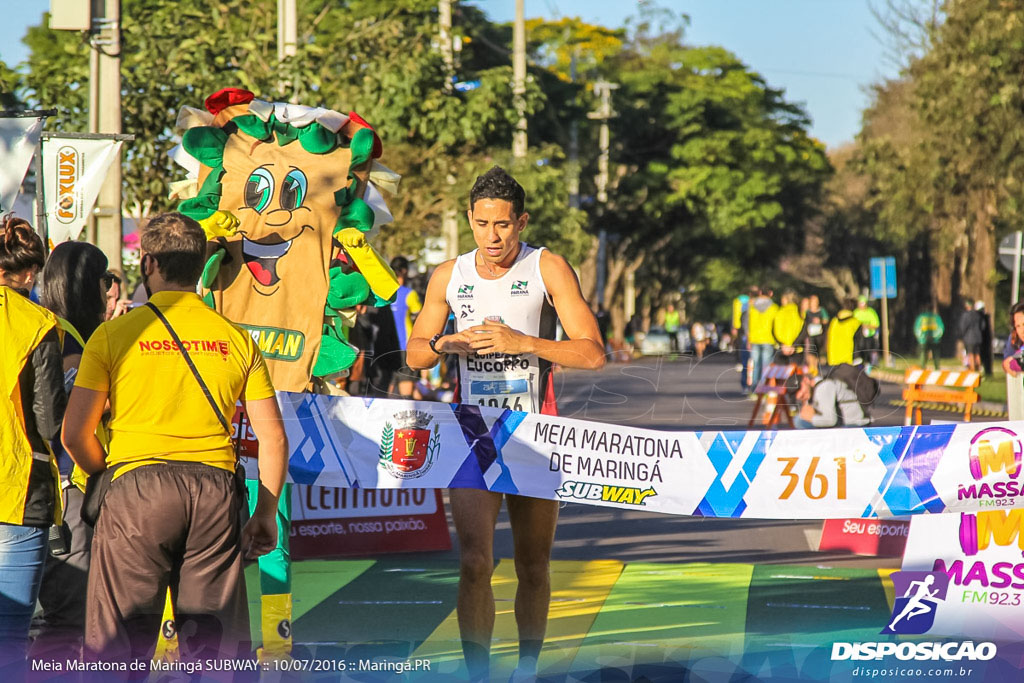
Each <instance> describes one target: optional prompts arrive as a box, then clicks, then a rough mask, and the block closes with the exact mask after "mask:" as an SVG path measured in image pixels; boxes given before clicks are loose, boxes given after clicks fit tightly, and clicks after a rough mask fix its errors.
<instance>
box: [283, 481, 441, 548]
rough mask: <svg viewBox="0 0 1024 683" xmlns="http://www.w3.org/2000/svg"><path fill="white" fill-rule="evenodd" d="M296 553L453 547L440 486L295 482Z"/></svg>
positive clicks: (293, 540)
mask: <svg viewBox="0 0 1024 683" xmlns="http://www.w3.org/2000/svg"><path fill="white" fill-rule="evenodd" d="M289 542H290V545H291V551H292V559H298V560H301V559H305V558H310V557H335V556H339V555H376V554H378V553H399V552H418V551H425V550H449V549H451V547H452V541H451V536H450V535H449V533H448V520H447V519H446V517H445V514H444V499H443V498H442V496H441V492H440V491H438V490H437V489H397V490H392V489H384V490H377V489H339V488H326V487H323V486H304V485H299V486H293V487H292V524H291V539H290V541H289Z"/></svg>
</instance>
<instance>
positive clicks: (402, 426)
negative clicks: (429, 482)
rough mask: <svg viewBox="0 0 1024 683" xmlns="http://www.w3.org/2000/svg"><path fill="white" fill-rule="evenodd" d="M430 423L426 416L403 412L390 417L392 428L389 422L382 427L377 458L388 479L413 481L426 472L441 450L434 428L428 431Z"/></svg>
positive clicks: (428, 415) (429, 416) (437, 432)
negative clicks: (396, 478)
mask: <svg viewBox="0 0 1024 683" xmlns="http://www.w3.org/2000/svg"><path fill="white" fill-rule="evenodd" d="M433 419H434V416H433V415H431V414H430V413H424V412H421V411H419V410H405V411H402V412H400V413H395V414H394V415H392V416H391V421H394V425H392V424H391V421H388V422H385V423H384V429H383V431H382V432H381V437H380V452H379V454H378V457H379V461H380V464H381V465H382V466H383V467H384V469H386V470H387V471H388V472H389V473H391V475H392V476H395V477H398V478H399V479H416V478H418V477H422V476H423V475H424V474H426V473H427V472H428V471H429V470H430V468H431V466H432V465H433V464H434V460H435V459H436V458H437V452H438V451H439V450H441V434H440V429H439V427H438V425H437V424H436V423H435V424H434V429H433V431H432V432H431V430H430V422H431V420H433Z"/></svg>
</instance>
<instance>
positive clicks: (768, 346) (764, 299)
mask: <svg viewBox="0 0 1024 683" xmlns="http://www.w3.org/2000/svg"><path fill="white" fill-rule="evenodd" d="M778 312H779V306H778V304H776V303H775V302H774V301H772V288H771V287H761V288H760V290H759V296H757V297H756V298H753V299H751V300H750V307H749V309H748V311H747V316H748V323H747V324H748V328H747V341H748V342H749V343H750V356H751V358H752V359H753V361H754V373H753V374H752V375H751V377H750V388H751V390H753V389H754V388H755V387H756V386H757V385H758V383H760V381H761V375H763V374H764V371H765V370H767V369H768V366H769V365H771V362H772V358H774V356H775V335H774V334H772V328H773V327H774V326H775V316H776V314H777V313H778Z"/></svg>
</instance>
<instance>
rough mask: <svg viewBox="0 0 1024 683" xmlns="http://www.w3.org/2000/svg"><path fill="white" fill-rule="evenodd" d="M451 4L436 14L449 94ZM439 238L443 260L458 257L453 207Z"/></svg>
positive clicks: (445, 0)
mask: <svg viewBox="0 0 1024 683" xmlns="http://www.w3.org/2000/svg"><path fill="white" fill-rule="evenodd" d="M452 2H453V0H440V2H439V4H438V13H437V15H438V20H437V24H438V26H437V29H438V36H437V42H438V46H439V47H440V49H441V60H442V61H443V62H444V91H445V92H446V93H449V94H451V93H453V92H454V88H453V87H452V85H453V82H454V80H455V78H454V77H455V55H454V53H453V51H452ZM445 182H446V183H447V184H448V186H449V188H451V187H454V185H455V176H454V175H453V174H451V173H448V174H446V175H445ZM451 194H454V192H453V193H451ZM441 236H442V237H443V238H444V255H445V258H446V259H453V258H455V257H456V256H458V255H459V221H458V219H457V218H456V211H455V207H453V206H448V207H446V208H445V210H444V212H443V213H442V214H441Z"/></svg>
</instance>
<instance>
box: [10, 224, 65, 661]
mask: <svg viewBox="0 0 1024 683" xmlns="http://www.w3.org/2000/svg"><path fill="white" fill-rule="evenodd" d="M43 261H44V252H43V243H42V240H40V239H39V236H38V235H36V234H35V232H33V231H32V226H30V225H29V224H28V222H27V221H25V220H24V219H21V218H12V217H10V216H8V217H6V218H5V219H4V220H3V222H2V225H0V340H2V345H3V353H2V354H0V363H2V364H3V367H2V369H0V385H2V386H0V394H2V398H0V598H2V599H0V671H3V672H4V673H5V674H7V673H8V672H13V673H14V674H15V676H14V677H13V678H12V679H11V680H20V678H21V675H20V674H21V673H22V672H23V671H24V666H25V647H26V645H27V643H28V629H29V624H30V622H31V620H32V612H33V610H34V609H35V605H36V596H37V594H38V592H39V583H40V581H41V579H42V575H43V562H44V560H45V558H46V545H47V530H48V529H49V527H50V525H51V524H52V523H53V522H54V519H55V517H56V518H57V521H59V518H60V515H59V513H57V514H56V515H55V512H56V511H57V510H59V508H57V476H56V473H57V467H56V463H55V461H54V457H53V453H52V451H51V450H50V445H49V444H50V440H51V439H54V438H56V436H57V435H58V433H59V431H60V424H61V420H62V419H63V417H64V407H65V405H66V401H67V397H66V395H65V393H64V372H63V369H62V363H61V352H60V339H59V337H58V334H57V320H56V318H55V317H54V315H53V314H52V313H50V312H49V311H47V310H46V309H45V308H43V307H42V306H37V305H36V304H34V303H32V302H31V301H29V299H28V296H27V294H28V292H29V291H30V290H31V289H32V285H33V283H34V282H35V278H36V275H37V274H38V273H39V270H40V269H41V268H42V266H43Z"/></svg>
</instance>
